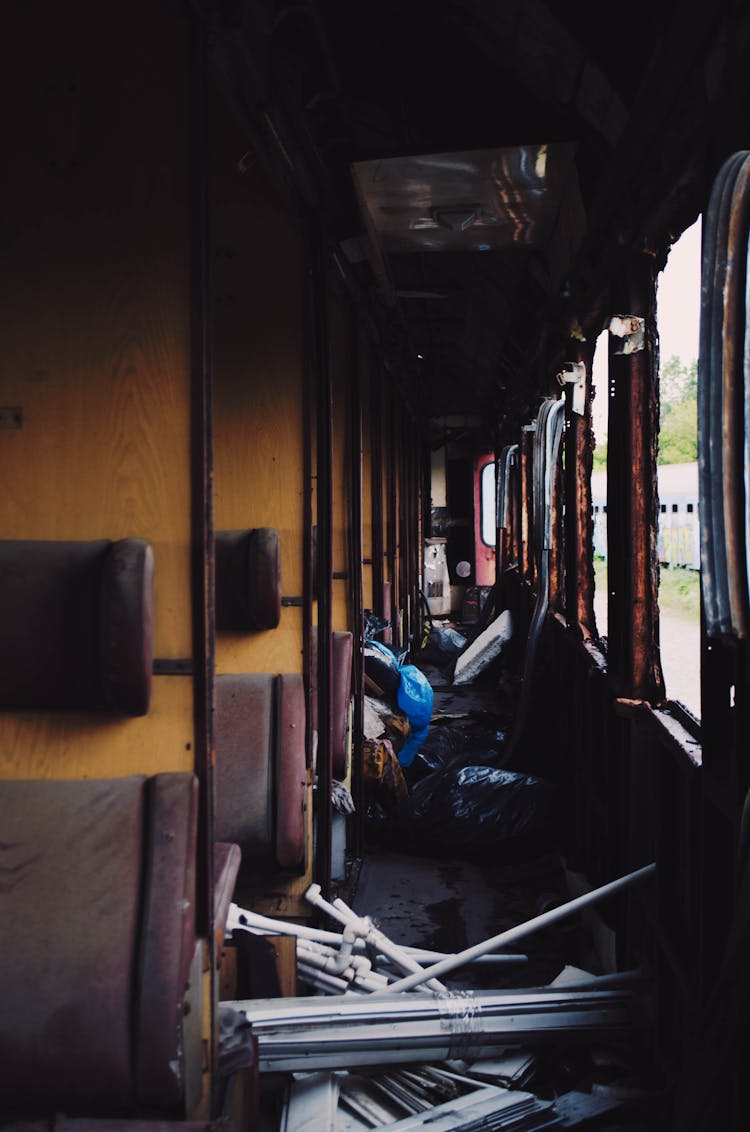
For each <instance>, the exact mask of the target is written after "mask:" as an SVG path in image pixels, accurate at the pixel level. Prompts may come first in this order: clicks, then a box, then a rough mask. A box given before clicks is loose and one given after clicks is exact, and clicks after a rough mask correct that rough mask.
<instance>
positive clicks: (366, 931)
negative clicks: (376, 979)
mask: <svg viewBox="0 0 750 1132" xmlns="http://www.w3.org/2000/svg"><path fill="white" fill-rule="evenodd" d="M316 889H317V892H315V891H313V893H312V896H310V891H311V890H316ZM306 895H307V898H308V899H310V900H312V902H314V903H317V904H318V906H319V907H323V906H327V908H329V909H330V913H329V914H330V915H333V916H334V918H335V919H338V920H339V921H340V922H342V923H347V924H349V925H351V927H352V928H353V929H354V931H355V932H356V933H357V935H359V936H361V937H362V939H364V940H365V941H366V942H367V943H369V944H370V945H371V946H372V947H374V948H376V949H377V950H378V951H381V952H382V953H383V954H384V955H386V956H387V957H388V958H389V959H390V961H391V962H392V963H393V964H394V965H395V966H396V967H399V968H400V969H401V970H402V971H408V972H410V973H411V974H412V975H419V976H424V967H422V966H420V964H419V963H417V961H416V959H413V958H412V956H411V955H407V954H406V952H405V951H403V950H402V948H400V947H398V946H397V944H395V943H393V942H392V940H390V939H388V937H387V936H386V935H384V934H383V932H381V931H379V929H378V928H376V927H375V925H374V924H373V922H372V920H371V919H369V917H367V916H365V917H362V916H358V915H357V913H356V912H354V911H353V910H352V909H351V908H349V906H348V905H347V904H345V903H344V901H343V900H340V899H336V900H334V901H333V903H332V904H329V903H328V901H327V900H323V898H322V897H321V896H320V887H319V885H311V886H310V889H308V892H307V894H306ZM417 983H425V984H426V985H427V986H428V987H429V988H430V990H433V991H436V992H437V993H438V994H441V993H444V992H445V990H446V987H445V986H444V985H443V984H442V983H440V982H438V980H437V979H436V978H434V977H432V976H430V975H429V974H428V975H427V976H426V977H420V978H418V979H417ZM394 985H396V984H394ZM415 985H417V984H415Z"/></svg>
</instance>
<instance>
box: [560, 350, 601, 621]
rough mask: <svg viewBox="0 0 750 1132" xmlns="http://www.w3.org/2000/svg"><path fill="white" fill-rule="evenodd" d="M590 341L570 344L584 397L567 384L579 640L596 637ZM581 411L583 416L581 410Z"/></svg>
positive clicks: (573, 614)
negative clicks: (580, 371)
mask: <svg viewBox="0 0 750 1132" xmlns="http://www.w3.org/2000/svg"><path fill="white" fill-rule="evenodd" d="M593 359H594V343H593V342H581V341H574V342H572V343H571V360H572V361H573V362H579V363H582V364H583V366H584V367H585V370H586V373H585V378H584V389H583V394H584V396H583V398H582V399H581V400H577V399H576V392H575V386H574V385H573V384H572V383H569V384H567V385H566V392H565V396H566V406H565V416H566V430H565V440H564V443H565V499H566V508H565V611H566V615H567V621H568V626H569V627H570V628H572V629H573V630H574V631H575V632H576V633H577V635H578V636H580V637H582V638H583V640H590V639H591V638H592V637H593V636H594V521H593V516H592V513H591V468H592V465H593V457H594V443H593V432H592V427H591V371H592V366H593ZM581 408H583V412H582V413H581V412H580V411H579V410H580V409H581Z"/></svg>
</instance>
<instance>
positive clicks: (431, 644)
mask: <svg viewBox="0 0 750 1132" xmlns="http://www.w3.org/2000/svg"><path fill="white" fill-rule="evenodd" d="M465 647H466V637H465V636H464V635H463V634H462V633H459V632H458V631H457V630H456V629H452V628H451V627H450V626H449V625H433V626H432V627H431V628H430V630H429V632H428V633H427V636H426V639H425V640H424V642H423V644H422V645H421V647H420V649H419V659H420V660H425V661H429V662H431V663H432V664H436V665H438V666H441V665H445V664H448V663H449V662H450V661H455V659H456V657H457V656H458V654H459V653H460V652H461V651H462V649H464V648H465Z"/></svg>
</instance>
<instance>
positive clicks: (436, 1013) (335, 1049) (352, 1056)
mask: <svg viewBox="0 0 750 1132" xmlns="http://www.w3.org/2000/svg"><path fill="white" fill-rule="evenodd" d="M592 985H593V988H594V989H592ZM235 1006H236V1007H240V1008H241V1009H242V1010H244V1012H245V1017H246V1020H247V1021H248V1022H249V1024H250V1029H251V1031H252V1033H253V1034H254V1035H255V1037H256V1038H257V1041H258V1058H259V1068H260V1071H261V1073H278V1072H281V1073H284V1072H294V1071H299V1070H318V1069H337V1068H340V1067H341V1066H342V1065H346V1066H348V1067H350V1068H351V1067H352V1066H372V1065H382V1064H399V1063H404V1064H408V1063H410V1062H432V1061H451V1060H456V1059H458V1060H467V1061H468V1060H470V1061H475V1060H477V1059H479V1060H481V1059H483V1058H491V1057H493V1056H494V1055H495V1054H496V1053H497V1052H498V1049H501V1050H504V1049H505V1048H506V1047H508V1046H524V1045H528V1044H530V1043H533V1044H534V1045H548V1044H550V1043H563V1044H564V1045H565V1046H571V1045H573V1044H574V1043H576V1042H579V1041H586V1042H589V1043H591V1042H596V1043H601V1042H605V1043H606V1042H609V1041H611V1040H616V1039H617V1037H618V1036H621V1035H622V1034H624V1033H628V1032H631V1033H632V1032H633V1031H635V1030H636V1029H638V1028H640V1027H642V1026H643V1025H644V1024H645V1018H644V1017H643V1013H642V1006H641V1001H640V998H639V997H638V995H637V994H635V993H634V992H633V991H632V990H630V989H628V988H627V987H609V986H608V987H604V988H601V987H599V986H597V985H596V980H595V979H594V980H593V984H589V983H586V984H582V985H580V986H575V987H565V988H564V989H561V990H560V989H557V988H554V987H547V988H538V989H535V990H526V989H522V990H517V989H514V990H510V991H503V992H495V991H477V992H463V993H461V992H459V993H456V994H430V995H399V994H386V995H378V996H376V997H373V998H370V999H362V998H360V997H359V996H354V995H335V996H332V997H323V998H285V999H276V998H274V999H249V1000H247V1001H245V1002H242V1003H235Z"/></svg>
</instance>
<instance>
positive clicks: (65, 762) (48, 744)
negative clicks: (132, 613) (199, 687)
mask: <svg viewBox="0 0 750 1132" xmlns="http://www.w3.org/2000/svg"><path fill="white" fill-rule="evenodd" d="M192 693H193V682H192V680H191V678H190V677H189V676H157V677H155V678H154V684H153V694H152V698H151V709H150V711H149V713H148V715H145V716H140V717H139V718H137V719H119V718H113V717H112V716H110V715H106V714H105V713H103V712H78V711H75V712H74V711H71V712H31V711H24V712H8V713H5V712H4V713H3V714H2V716H0V735H1V736H2V741H1V742H0V778H116V777H118V776H119V775H122V774H156V773H159V772H161V771H173V770H182V771H189V770H192V769H193V695H192Z"/></svg>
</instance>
